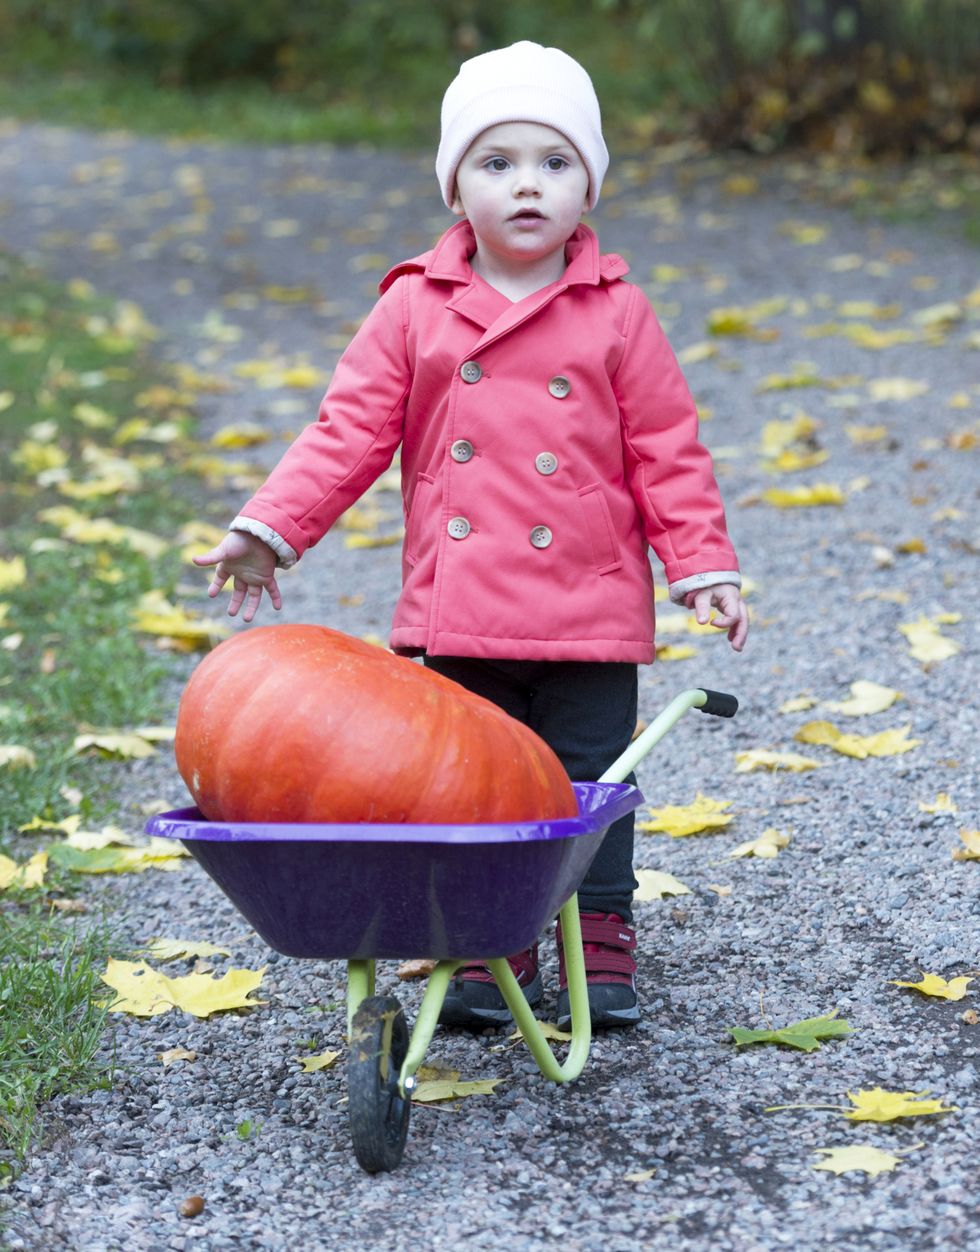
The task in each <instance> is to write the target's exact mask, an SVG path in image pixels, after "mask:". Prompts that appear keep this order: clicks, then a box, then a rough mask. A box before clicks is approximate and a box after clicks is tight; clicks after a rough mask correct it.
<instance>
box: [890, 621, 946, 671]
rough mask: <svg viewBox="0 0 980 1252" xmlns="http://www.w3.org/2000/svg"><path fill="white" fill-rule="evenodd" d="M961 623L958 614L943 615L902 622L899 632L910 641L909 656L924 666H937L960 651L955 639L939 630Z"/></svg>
mask: <svg viewBox="0 0 980 1252" xmlns="http://www.w3.org/2000/svg"><path fill="white" fill-rule="evenodd" d="M957 621H959V614H958V613H943V614H940V615H938V616H936V617H920V618H919V619H918V620H917V621H914V622H902V624H901V625H900V626H899V628H898V629H899V630H900V631H901V632H902V634H903V635H904V636H905V638H906V639H907V640H908V641H909V655H910V656H911V657H913V659H914V660H916V661H919V662H920V663H921V664H922V665H935V664H937V663H938V662H939V661H948V660H949V658H950V657H951V656H955V655H956V653H957V652H959V650H960V645H959V644H958V643H957V642H956V640H955V639H949V638H947V636H946V635H944V634H943V633H942V631H941V630H940V629H939V627H940V626H941V625H945V624H947V623H952V622H957Z"/></svg>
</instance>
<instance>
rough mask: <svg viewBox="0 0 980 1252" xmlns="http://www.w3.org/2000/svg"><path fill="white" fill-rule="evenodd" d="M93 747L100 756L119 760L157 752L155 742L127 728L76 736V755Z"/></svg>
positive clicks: (135, 759) (134, 759) (73, 748)
mask: <svg viewBox="0 0 980 1252" xmlns="http://www.w3.org/2000/svg"><path fill="white" fill-rule="evenodd" d="M91 748H94V749H95V751H96V752H98V753H99V754H100V756H108V757H113V758H114V759H116V760H118V761H137V760H141V759H142V758H143V757H146V756H152V755H153V753H154V752H156V748H155V747H154V746H153V744H152V743H150V742H149V741H148V740H147V739H144V738H143V736H142V735H137V734H136V733H135V732H134V731H126V730H104V731H97V732H95V733H92V734H85V735H76V736H75V739H74V741H73V742H72V751H73V752H74V753H75V754H76V755H78V756H80V755H81V754H82V753H83V752H88V751H89V749H91Z"/></svg>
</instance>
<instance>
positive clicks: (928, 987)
mask: <svg viewBox="0 0 980 1252" xmlns="http://www.w3.org/2000/svg"><path fill="white" fill-rule="evenodd" d="M888 981H889V983H890V984H891V986H893V987H911V988H912V989H913V991H921V992H922V994H923V995H926V996H936V997H937V998H938V999H940V1000H962V999H963V997H964V996H965V995H966V994H967V991H966V989H967V987H969V985H970V983H971V982H973V979H972V978H967V977H965V976H962V975H961V976H960V977H959V978H951V979H950V980H949V982H947V981H946V979H945V978H941V977H940V976H939V975H938V974H926V973H923V975H922V978H921V979H920V980H919V981H918V982H901V981H900V980H899V979H897V978H890V979H889V980H888Z"/></svg>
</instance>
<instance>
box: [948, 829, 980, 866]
mask: <svg viewBox="0 0 980 1252" xmlns="http://www.w3.org/2000/svg"><path fill="white" fill-rule="evenodd" d="M960 839H962V841H963V845H964V846H963V847H962V848H954V849H953V860H954V861H980V830H961V831H960Z"/></svg>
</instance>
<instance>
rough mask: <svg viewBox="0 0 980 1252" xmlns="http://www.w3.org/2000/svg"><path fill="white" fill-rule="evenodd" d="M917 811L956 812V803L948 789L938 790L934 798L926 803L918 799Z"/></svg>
mask: <svg viewBox="0 0 980 1252" xmlns="http://www.w3.org/2000/svg"><path fill="white" fill-rule="evenodd" d="M918 807H919V811H920V812H921V813H958V812H959V810H958V809H957V807H956V803H955V801H954V800H953V797H952V796H951V795H950V794H949V792H948V791H940V792H939V793H938V795H937V796H936V798H935V800H933V801H932V802H931V803H926V801H924V800H920V801H919V805H918Z"/></svg>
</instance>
